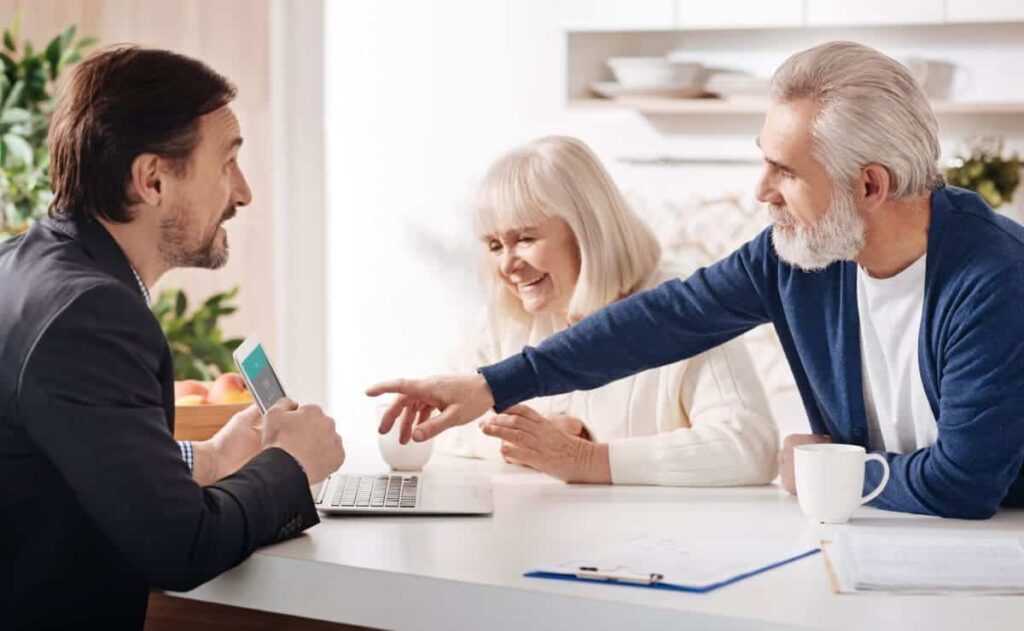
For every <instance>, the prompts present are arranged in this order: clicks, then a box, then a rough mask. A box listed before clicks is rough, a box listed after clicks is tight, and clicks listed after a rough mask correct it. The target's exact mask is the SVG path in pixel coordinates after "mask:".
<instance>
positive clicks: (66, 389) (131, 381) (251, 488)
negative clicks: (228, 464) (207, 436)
mask: <svg viewBox="0 0 1024 631" xmlns="http://www.w3.org/2000/svg"><path fill="white" fill-rule="evenodd" d="M126 292H127V290H126V289H125V288H123V287H120V286H112V285H111V286H106V285H104V286H99V287H95V288H93V289H91V290H89V291H87V292H86V293H85V294H83V295H81V296H79V297H78V298H76V299H75V300H74V301H73V302H72V303H71V304H70V305H68V306H67V307H66V308H65V309H64V311H63V312H62V313H60V314H59V315H58V316H57V317H56V318H55V319H54V321H53V322H52V323H50V325H49V326H48V327H46V329H45V331H44V333H43V334H42V335H41V337H40V339H39V340H38V341H37V342H36V344H35V347H34V349H33V351H32V353H31V355H30V357H29V359H28V361H27V363H26V365H25V367H24V369H23V371H22V374H21V378H20V387H19V394H18V403H17V405H18V410H17V417H16V418H17V419H18V422H20V423H21V424H23V425H24V427H25V429H26V431H27V432H28V435H29V436H30V437H31V439H32V440H33V441H34V442H35V443H36V444H37V445H38V447H39V449H40V450H42V451H43V452H44V453H45V454H46V456H47V457H48V458H49V459H50V460H51V461H52V462H53V463H54V465H55V466H56V468H57V469H58V470H59V471H60V473H61V475H62V476H63V477H64V479H65V480H66V482H67V484H68V485H69V486H70V487H71V489H72V491H73V492H74V494H75V497H76V499H77V501H78V502H79V503H80V504H81V506H82V508H83V509H84V510H85V512H86V513H87V514H88V515H89V517H90V518H91V519H92V520H93V521H94V522H95V523H96V525H97V526H98V527H99V529H100V530H101V531H102V532H103V533H104V534H105V535H106V536H107V537H108V538H109V539H110V541H112V542H113V544H114V545H115V546H116V547H117V548H118V549H119V550H120V551H121V553H122V554H123V555H124V557H125V559H126V560H127V561H128V563H129V564H130V565H132V566H134V567H135V568H136V570H137V571H139V572H141V573H142V574H143V575H145V576H147V577H148V578H149V580H150V584H151V586H153V587H160V588H167V589H176V590H185V589H190V588H192V587H194V586H196V585H199V584H201V583H203V582H205V581H207V580H209V579H210V578H213V577H214V576H216V575H217V574H219V573H221V572H223V571H224V570H226V569H228V568H230V567H232V566H234V565H237V564H238V563H240V562H241V561H242V560H244V559H245V558H246V557H247V556H248V555H249V554H250V553H252V551H253V550H254V549H255V548H257V547H259V546H261V545H264V544H268V543H271V542H274V541H277V540H279V539H283V538H286V537H288V536H291V535H294V534H296V533H298V532H299V531H301V530H303V529H305V528H307V527H309V526H312V525H313V524H315V523H317V521H318V519H317V514H316V510H315V507H314V506H313V502H312V498H311V497H310V491H309V486H308V481H307V479H306V476H305V475H304V474H303V472H302V470H301V467H300V466H299V465H298V463H297V462H296V461H295V460H294V459H293V458H292V457H291V456H290V455H289V454H287V453H286V452H284V451H282V450H279V449H268V450H265V451H263V452H262V453H260V454H259V455H257V456H256V457H255V458H254V459H253V460H252V461H250V462H249V463H248V464H247V465H246V466H245V467H243V468H242V469H241V470H239V471H238V472H237V473H235V474H234V475H232V476H230V477H228V478H225V479H223V480H221V481H219V482H218V483H217V484H214V485H212V486H208V487H205V488H203V487H200V486H199V485H197V484H196V483H195V482H194V481H193V480H192V477H191V475H190V473H189V470H188V468H187V466H186V465H185V463H184V462H183V461H182V457H181V451H180V450H179V448H178V445H177V443H175V441H174V439H173V438H172V437H171V434H170V431H169V430H168V423H167V419H166V418H165V413H164V408H163V407H162V390H161V386H160V383H159V380H158V377H157V375H158V374H159V373H158V369H159V365H160V362H161V361H162V358H163V357H164V349H165V346H164V345H165V344H166V342H165V341H164V340H163V337H162V335H161V334H160V331H159V328H157V327H156V326H155V324H153V323H151V322H149V321H148V320H147V318H151V317H152V316H151V315H150V314H149V313H148V311H147V310H146V308H145V306H144V305H143V304H142V303H141V302H140V301H138V300H137V299H136V298H134V297H131V296H128V295H127V294H126Z"/></svg>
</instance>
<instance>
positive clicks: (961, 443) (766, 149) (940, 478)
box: [368, 42, 1024, 519]
mask: <svg viewBox="0 0 1024 631" xmlns="http://www.w3.org/2000/svg"><path fill="white" fill-rule="evenodd" d="M758 145H759V146H760V148H761V151H762V153H763V155H764V161H765V170H764V174H763V177H762V178H761V181H760V182H759V184H758V186H757V195H758V198H759V199H760V200H761V201H763V202H765V203H767V204H769V205H770V208H771V212H772V218H773V220H774V225H773V226H771V227H770V228H769V229H766V230H765V231H764V232H762V233H761V234H760V235H759V236H757V237H756V238H755V239H753V240H752V241H750V242H749V243H747V244H746V245H744V246H743V247H741V248H740V249H739V250H737V251H736V252H734V253H733V254H732V255H730V256H729V257H728V258H726V259H724V260H722V261H720V262H719V263H717V264H715V265H713V266H711V267H709V268H707V269H703V270H700V271H698V272H696V273H695V274H693V275H692V276H691V277H690V278H688V279H687V280H672V281H669V282H667V283H665V284H663V285H661V286H659V287H657V288H655V289H652V290H650V291H648V292H645V293H641V294H638V295H634V296H632V297H630V298H627V299H625V300H622V301H620V302H618V303H616V304H613V305H611V306H610V307H608V308H606V309H604V310H603V311H600V312H598V313H596V314H595V315H593V316H591V317H590V318H587V319H585V320H583V321H582V322H580V323H579V324H577V325H575V326H573V327H571V328H569V329H567V330H566V331H564V332H562V333H559V334H557V335H554V336H552V337H550V338H548V339H547V340H546V341H544V342H543V343H542V344H540V345H539V346H538V347H537V348H530V347H527V348H526V349H524V350H523V352H522V353H521V354H518V355H514V356H512V357H510V358H508V359H505V360H504V361H501V362H499V363H496V364H492V365H490V366H486V367H483V368H481V369H479V373H480V374H478V375H474V376H449V377H436V378H432V379H425V380H400V381H393V382H388V383H383V384H379V385H377V386H374V387H372V388H370V389H369V391H368V394H370V395H374V396H375V395H379V394H383V393H385V392H391V393H396V394H398V397H396V399H395V401H394V402H393V404H392V405H391V406H390V407H389V408H388V410H387V411H386V412H385V414H384V416H383V418H382V420H381V431H386V430H388V429H389V428H390V427H391V426H392V425H393V423H394V422H396V420H398V419H399V418H400V422H402V423H404V424H406V425H413V424H415V425H416V429H415V431H414V433H413V438H414V439H415V440H425V439H427V438H429V437H431V436H433V435H435V434H436V433H438V432H439V431H442V430H443V429H445V428H447V427H451V426H453V425H457V424H460V423H465V422H468V421H469V420H470V419H474V418H476V417H478V416H479V415H480V414H481V413H483V412H484V411H485V410H486V409H487V408H489V407H491V406H493V407H494V408H495V410H497V411H501V410H505V409H506V408H508V407H509V406H511V405H514V404H516V403H518V402H519V401H523V400H525V399H530V398H533V397H537V396H545V395H553V394H558V393H562V392H566V391H571V390H580V389H590V388H595V387H598V386H600V385H602V384H605V383H608V382H610V381H613V380H615V379H618V378H620V377H623V376H625V375H629V374H632V373H635V372H638V371H641V370H645V369H648V368H651V367H654V366H660V365H663V364H667V363H670V362H675V361H679V360H680V359H682V358H685V357H690V356H693V355H696V354H697V353H702V352H704V351H706V350H707V349H709V348H711V347H713V346H716V345H719V344H722V343H723V342H725V341H727V340H730V339H732V338H734V337H736V336H737V335H740V334H742V333H744V332H745V331H748V330H750V329H751V328H753V327H755V326H757V325H760V324H763V323H768V322H770V323H772V324H773V325H774V327H775V330H776V331H777V332H778V336H779V339H780V340H781V342H782V346H783V349H784V350H785V353H786V357H787V359H788V361H789V364H790V367H791V368H792V371H793V375H794V377H795V379H796V383H797V386H798V388H799V391H800V395H801V398H802V400H803V403H804V406H805V408H806V410H807V415H808V417H809V419H810V425H811V430H812V432H813V434H811V435H800V436H790V437H789V438H788V439H787V440H786V441H785V443H784V446H783V450H782V453H781V454H780V459H781V461H782V484H783V486H784V487H785V488H786V489H787V490H789V491H790V492H795V489H794V484H793V476H792V449H793V447H794V446H795V445H797V444H801V443H806V442H824V441H835V442H839V443H849V444H856V445H861V446H864V447H865V448H867V449H869V450H873V451H877V452H881V453H882V454H883V455H884V457H885V458H886V460H887V461H888V462H889V465H890V467H891V470H892V476H891V479H890V481H889V484H888V485H887V486H886V487H885V490H884V491H883V492H882V494H881V495H879V496H878V498H877V499H876V500H875V501H874V502H873V504H874V505H875V506H877V507H880V508H884V509H889V510H896V511H907V512H913V513H923V514H930V515H940V516H946V517H959V518H972V519H981V518H987V517H990V516H991V515H993V514H994V513H995V512H996V510H997V507H998V506H999V505H1000V504H1001V503H1002V504H1005V505H1022V504H1024V479H1022V471H1021V465H1022V461H1024V325H1022V324H1021V322H1020V315H1019V314H1020V310H1021V308H1022V307H1024V228H1022V227H1021V226H1020V225H1018V224H1016V223H1014V222H1012V221H1010V220H1009V219H1007V218H1005V217H1002V216H999V215H996V214H995V213H994V212H993V211H992V210H991V209H990V208H988V207H987V206H986V205H985V203H984V202H983V201H982V200H981V198H980V197H978V196H977V195H974V194H973V193H970V192H967V191H964V190H959V189H955V188H952V187H946V186H944V185H943V180H942V177H941V175H940V174H939V172H938V170H937V160H938V158H939V142H938V137H937V125H936V122H935V118H934V116H933V114H932V112H931V109H930V107H929V104H928V101H927V100H926V99H925V97H924V95H923V94H922V92H921V90H920V88H919V87H918V86H917V85H916V84H915V82H914V81H913V79H912V78H911V77H910V75H909V74H908V73H907V71H906V69H905V68H903V67H902V66H901V65H900V64H898V63H897V62H895V61H893V60H892V59H890V58H888V57H886V56H884V55H882V54H880V53H878V52H877V51H875V50H872V49H870V48H867V47H864V46H861V45H858V44H853V43H846V42H833V43H828V44H824V45H821V46H818V47H815V48H812V49H810V50H807V51H804V52H801V53H798V54H796V55H793V56H792V57H790V58H789V59H788V60H787V61H786V62H785V63H784V64H783V65H782V66H781V67H780V68H779V69H778V70H777V71H776V73H775V75H774V77H773V79H772V100H771V104H770V106H769V108H768V112H767V116H766V118H765V121H764V125H763V127H762V129H761V132H760V135H759V137H758ZM435 409H437V410H440V412H441V413H440V414H439V415H437V416H436V417H433V418H431V416H430V413H431V412H432V411H433V410H435ZM499 418H501V419H502V421H501V422H502V423H504V425H505V426H507V427H508V428H509V429H510V430H512V431H511V432H510V434H509V435H510V436H517V437H518V438H519V439H520V440H519V442H521V443H522V444H523V445H526V446H528V445H529V441H530V429H531V427H530V424H529V422H528V421H527V420H526V419H522V418H519V417H518V416H516V415H514V414H506V415H501V416H500V417H499ZM878 469H880V467H879V468H878ZM880 476H881V471H879V470H876V468H875V467H869V468H868V471H867V474H866V476H865V477H866V479H865V488H866V489H872V488H874V487H875V486H876V485H877V484H878V483H879V478H880Z"/></svg>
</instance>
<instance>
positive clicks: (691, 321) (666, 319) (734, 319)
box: [480, 230, 773, 410]
mask: <svg viewBox="0 0 1024 631" xmlns="http://www.w3.org/2000/svg"><path fill="white" fill-rule="evenodd" d="M771 247H772V245H771V241H770V234H769V231H768V230H766V231H764V232H762V233H761V235H760V236H758V237H757V238H756V239H754V240H753V241H751V242H749V243H747V244H746V245H744V246H743V247H742V248H740V249H739V250H737V251H736V252H734V253H733V254H731V255H730V256H729V257H728V258H726V259H723V260H722V261H720V262H718V263H716V264H715V265H713V266H711V267H708V268H705V269H701V270H698V271H697V272H696V273H694V274H693V275H692V276H690V278H688V279H687V280H685V281H683V280H679V279H676V280H671V281H668V282H666V283H663V284H661V285H659V286H658V287H656V288H654V289H651V290H649V291H645V292H642V293H639V294H636V295H634V296H631V297H629V298H626V299H624V300H620V301H619V302H616V303H614V304H612V305H610V306H608V307H606V308H604V309H602V310H600V311H598V312H597V313H595V314H593V315H591V316H590V317H588V318H586V319H584V320H582V321H581V322H579V323H578V324H576V325H574V326H572V327H569V328H568V329H566V330H565V331H562V332H561V333H558V334H556V335H553V336H551V337H549V338H548V339H546V340H545V341H544V342H543V343H542V344H540V346H538V347H537V348H532V347H529V346H527V347H526V348H524V349H523V351H522V353H520V354H518V355H513V356H512V357H509V358H508V359H506V360H504V361H501V362H498V363H496V364H492V365H490V366H486V367H484V368H481V369H480V373H481V374H482V375H483V376H484V378H485V379H486V380H487V383H488V385H489V386H490V389H491V392H492V394H493V396H494V401H495V406H494V407H495V409H496V410H503V409H505V408H507V407H509V406H511V405H514V404H516V403H518V402H520V401H525V400H527V399H532V398H534V397H538V396H547V395H552V394H559V393H562V392H570V391H573V390H590V389H593V388H597V387H600V386H602V385H604V384H606V383H609V382H611V381H615V380H616V379H621V378H622V377H625V376H627V375H631V374H634V373H637V372H640V371H642V370H647V369H649V368H654V367H656V366H662V365H665V364H670V363H673V362H676V361H679V360H682V359H685V358H687V357H692V356H694V355H696V354H698V353H701V352H703V351H705V350H707V349H709V348H712V347H714V346H718V345H719V344H722V343H724V342H726V341H728V340H730V339H732V338H734V337H736V336H738V335H740V334H742V333H744V332H746V331H748V330H750V329H751V328H753V327H755V326H757V325H759V324H763V323H765V322H767V321H768V320H769V315H768V310H767V308H766V306H765V300H764V294H765V292H766V291H767V287H768V283H769V282H772V281H770V278H771V277H772V273H771V269H772V266H771V261H772V260H773V255H772V253H771Z"/></svg>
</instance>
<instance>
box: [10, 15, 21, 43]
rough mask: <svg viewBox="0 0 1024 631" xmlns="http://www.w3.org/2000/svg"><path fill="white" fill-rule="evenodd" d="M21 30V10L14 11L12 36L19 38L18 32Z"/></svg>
mask: <svg viewBox="0 0 1024 631" xmlns="http://www.w3.org/2000/svg"><path fill="white" fill-rule="evenodd" d="M20 32H21V11H15V12H14V19H13V20H11V36H12V37H13V38H14V39H15V40H17V39H18V33H20Z"/></svg>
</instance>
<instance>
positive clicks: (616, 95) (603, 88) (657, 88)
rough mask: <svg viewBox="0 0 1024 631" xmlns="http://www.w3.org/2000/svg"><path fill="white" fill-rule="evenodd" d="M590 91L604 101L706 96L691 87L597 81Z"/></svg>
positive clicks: (700, 89) (701, 91)
mask: <svg viewBox="0 0 1024 631" xmlns="http://www.w3.org/2000/svg"><path fill="white" fill-rule="evenodd" d="M590 90H591V91H592V92H593V93H594V94H597V95H598V96H603V97H604V98H606V99H628V98H643V97H652V98H660V99H699V98H703V97H705V96H706V92H704V89H703V88H699V87H694V86H692V85H671V84H668V85H654V86H643V85H641V86H635V85H622V84H621V83H617V82H615V81H597V82H594V83H591V84H590Z"/></svg>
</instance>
